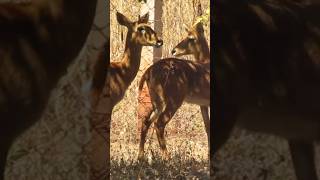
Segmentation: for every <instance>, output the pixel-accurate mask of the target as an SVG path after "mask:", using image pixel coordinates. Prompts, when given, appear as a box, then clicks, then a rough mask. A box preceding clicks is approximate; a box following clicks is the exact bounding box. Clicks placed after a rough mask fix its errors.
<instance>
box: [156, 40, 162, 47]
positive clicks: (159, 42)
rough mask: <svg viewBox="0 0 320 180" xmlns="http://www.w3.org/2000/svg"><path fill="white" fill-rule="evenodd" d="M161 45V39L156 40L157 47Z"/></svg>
mask: <svg viewBox="0 0 320 180" xmlns="http://www.w3.org/2000/svg"><path fill="white" fill-rule="evenodd" d="M162 45H163V41H162V40H161V39H160V40H158V41H157V45H156V46H157V47H160V46H162Z"/></svg>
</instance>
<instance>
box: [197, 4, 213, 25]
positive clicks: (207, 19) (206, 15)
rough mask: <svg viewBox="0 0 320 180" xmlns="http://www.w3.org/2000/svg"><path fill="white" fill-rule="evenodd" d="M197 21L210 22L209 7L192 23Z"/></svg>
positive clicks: (206, 23)
mask: <svg viewBox="0 0 320 180" xmlns="http://www.w3.org/2000/svg"><path fill="white" fill-rule="evenodd" d="M198 22H202V24H204V25H208V23H209V22H210V9H209V8H208V9H207V10H206V12H205V13H204V14H203V15H201V16H199V17H197V18H196V21H195V23H194V24H196V23H198Z"/></svg>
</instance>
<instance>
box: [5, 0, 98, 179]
mask: <svg viewBox="0 0 320 180" xmlns="http://www.w3.org/2000/svg"><path fill="white" fill-rule="evenodd" d="M95 8H96V0H90V1H87V0H65V1H63V0H50V1H49V0H48V1H45V0H34V1H32V2H28V3H16V4H14V3H1V4H0V39H1V41H0V117H1V128H0V173H1V174H0V179H1V180H3V179H4V170H5V165H6V159H7V154H8V150H9V148H10V146H11V144H12V143H13V141H14V140H15V139H16V138H17V137H18V136H19V135H20V134H21V133H22V132H24V131H25V130H26V129H27V128H28V127H30V126H31V125H33V124H34V123H35V122H36V121H37V120H39V117H40V116H41V114H42V112H43V110H44V108H45V106H46V104H47V101H48V97H49V95H50V92H51V90H52V89H53V88H54V87H55V86H56V83H57V81H58V80H59V78H60V77H61V76H62V75H63V74H65V72H66V70H67V67H68V65H69V64H70V63H71V62H72V60H73V59H75V58H76V56H77V55H78V53H79V51H80V49H81V48H82V46H83V44H84V43H85V40H86V38H87V35H88V34H89V32H90V29H91V26H92V23H93V19H94V15H95ZM80 18H81V21H79V19H80Z"/></svg>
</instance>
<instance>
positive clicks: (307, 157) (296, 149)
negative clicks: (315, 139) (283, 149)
mask: <svg viewBox="0 0 320 180" xmlns="http://www.w3.org/2000/svg"><path fill="white" fill-rule="evenodd" d="M289 147H290V152H291V157H292V161H293V165H294V169H295V173H296V176H297V180H306V179H308V180H317V179H318V178H317V173H316V170H315V162H314V147H313V144H312V143H308V142H300V141H293V140H290V141H289Z"/></svg>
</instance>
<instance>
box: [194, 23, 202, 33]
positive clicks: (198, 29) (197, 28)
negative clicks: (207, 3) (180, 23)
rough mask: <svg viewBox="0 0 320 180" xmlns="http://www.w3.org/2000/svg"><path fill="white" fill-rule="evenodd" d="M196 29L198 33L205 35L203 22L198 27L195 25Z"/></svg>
mask: <svg viewBox="0 0 320 180" xmlns="http://www.w3.org/2000/svg"><path fill="white" fill-rule="evenodd" d="M195 28H196V30H197V32H198V33H200V34H202V33H204V29H203V25H202V23H201V22H198V23H197V24H196V25H195Z"/></svg>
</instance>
